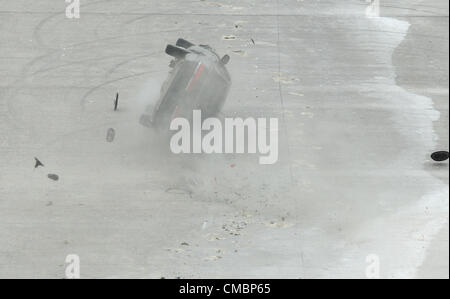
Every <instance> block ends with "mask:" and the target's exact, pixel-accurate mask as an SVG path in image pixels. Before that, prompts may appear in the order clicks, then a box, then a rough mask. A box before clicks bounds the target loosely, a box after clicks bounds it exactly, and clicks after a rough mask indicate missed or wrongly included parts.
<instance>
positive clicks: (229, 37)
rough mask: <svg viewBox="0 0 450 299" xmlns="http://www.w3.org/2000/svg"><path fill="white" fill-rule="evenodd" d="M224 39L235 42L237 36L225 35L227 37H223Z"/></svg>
mask: <svg viewBox="0 0 450 299" xmlns="http://www.w3.org/2000/svg"><path fill="white" fill-rule="evenodd" d="M223 39H224V40H235V39H236V36H234V35H225V36H224V37H223Z"/></svg>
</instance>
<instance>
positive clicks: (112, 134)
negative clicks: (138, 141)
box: [106, 128, 116, 142]
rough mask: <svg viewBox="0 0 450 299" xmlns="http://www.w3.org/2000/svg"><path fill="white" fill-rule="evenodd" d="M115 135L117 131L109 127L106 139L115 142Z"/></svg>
mask: <svg viewBox="0 0 450 299" xmlns="http://www.w3.org/2000/svg"><path fill="white" fill-rule="evenodd" d="M115 137H116V131H115V130H114V129H113V128H109V129H108V132H107V133H106V141H108V142H113V141H114V138H115Z"/></svg>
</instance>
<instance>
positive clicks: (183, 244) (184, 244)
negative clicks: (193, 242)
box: [181, 242, 189, 246]
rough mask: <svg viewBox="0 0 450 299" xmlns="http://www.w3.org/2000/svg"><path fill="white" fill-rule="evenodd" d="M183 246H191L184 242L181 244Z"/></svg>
mask: <svg viewBox="0 0 450 299" xmlns="http://www.w3.org/2000/svg"><path fill="white" fill-rule="evenodd" d="M181 246H189V244H188V243H186V242H183V243H181Z"/></svg>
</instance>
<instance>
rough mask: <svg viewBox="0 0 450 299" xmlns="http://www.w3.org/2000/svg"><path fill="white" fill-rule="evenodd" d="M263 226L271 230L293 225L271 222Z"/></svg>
mask: <svg viewBox="0 0 450 299" xmlns="http://www.w3.org/2000/svg"><path fill="white" fill-rule="evenodd" d="M265 225H266V226H267V227H271V228H290V227H293V226H294V224H293V223H287V222H283V223H276V222H274V221H271V222H269V223H265Z"/></svg>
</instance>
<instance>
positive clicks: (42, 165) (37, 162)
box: [34, 157, 44, 168]
mask: <svg viewBox="0 0 450 299" xmlns="http://www.w3.org/2000/svg"><path fill="white" fill-rule="evenodd" d="M34 160H35V161H36V164H35V165H34V168H38V167H44V164H42V162H41V161H39V159H38V158H36V157H35V158H34Z"/></svg>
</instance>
